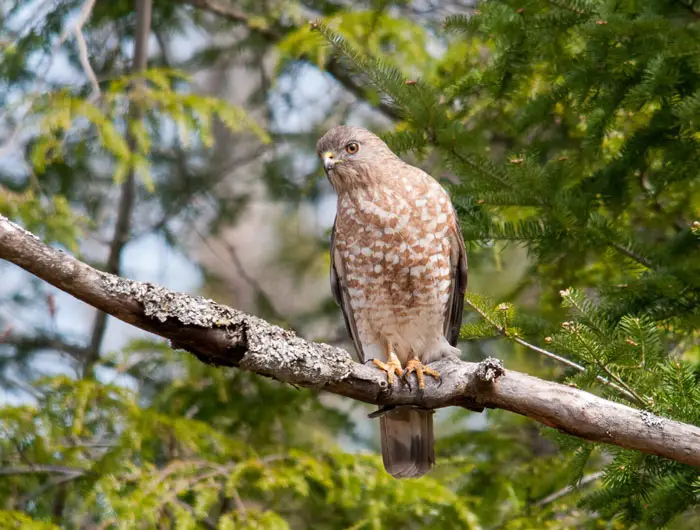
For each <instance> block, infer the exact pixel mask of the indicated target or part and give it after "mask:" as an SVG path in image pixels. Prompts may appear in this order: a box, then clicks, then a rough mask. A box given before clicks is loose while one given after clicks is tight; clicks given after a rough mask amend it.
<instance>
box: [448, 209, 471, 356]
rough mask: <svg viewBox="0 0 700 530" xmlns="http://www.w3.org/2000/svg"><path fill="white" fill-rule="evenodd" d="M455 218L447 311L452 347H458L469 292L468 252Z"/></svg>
mask: <svg viewBox="0 0 700 530" xmlns="http://www.w3.org/2000/svg"><path fill="white" fill-rule="evenodd" d="M454 216H455V225H454V226H455V228H454V230H450V233H449V235H448V237H449V238H450V268H451V271H450V278H451V279H452V286H451V291H450V299H449V300H448V302H447V309H446V310H445V329H444V333H445V337H446V338H447V341H448V342H449V343H450V344H451V345H452V346H457V340H458V339H459V328H460V327H461V326H462V311H463V310H464V294H465V293H466V291H467V250H466V249H465V248H464V239H463V238H462V230H461V229H460V227H459V219H458V218H457V214H456V213H455V214H454Z"/></svg>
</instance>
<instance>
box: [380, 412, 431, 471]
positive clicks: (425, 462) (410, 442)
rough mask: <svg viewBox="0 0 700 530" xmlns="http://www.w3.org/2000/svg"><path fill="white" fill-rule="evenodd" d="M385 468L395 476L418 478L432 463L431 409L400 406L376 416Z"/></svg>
mask: <svg viewBox="0 0 700 530" xmlns="http://www.w3.org/2000/svg"><path fill="white" fill-rule="evenodd" d="M379 430H380V432H381V440H382V457H383V459H384V468H385V469H386V470H387V472H389V473H390V474H391V475H392V476H394V477H396V478H409V477H420V476H422V475H425V474H426V473H427V472H428V470H429V469H430V468H431V467H432V466H433V464H435V439H434V437H433V411H432V410H419V409H407V408H399V409H395V410H392V411H390V412H387V413H386V414H383V415H382V416H381V417H380V418H379Z"/></svg>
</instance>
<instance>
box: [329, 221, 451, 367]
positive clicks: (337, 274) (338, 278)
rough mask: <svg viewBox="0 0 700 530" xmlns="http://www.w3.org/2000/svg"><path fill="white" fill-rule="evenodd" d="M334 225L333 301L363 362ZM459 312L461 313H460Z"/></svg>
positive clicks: (332, 259) (332, 233)
mask: <svg viewBox="0 0 700 530" xmlns="http://www.w3.org/2000/svg"><path fill="white" fill-rule="evenodd" d="M335 225H336V221H334V222H333V231H332V232H331V292H332V293H333V298H334V299H335V303H336V304H338V305H339V306H340V309H341V310H342V311H343V317H345V327H346V328H348V333H350V337H351V338H352V342H353V344H354V345H355V351H357V355H358V357H359V358H360V362H362V363H363V362H365V354H364V352H363V351H362V343H361V342H360V337H358V335H357V326H356V325H355V316H354V315H353V313H352V307H351V306H350V296H349V295H348V284H347V283H346V281H345V268H344V267H343V260H342V258H341V257H340V253H339V252H338V251H337V250H336V248H335ZM460 314H461V313H460Z"/></svg>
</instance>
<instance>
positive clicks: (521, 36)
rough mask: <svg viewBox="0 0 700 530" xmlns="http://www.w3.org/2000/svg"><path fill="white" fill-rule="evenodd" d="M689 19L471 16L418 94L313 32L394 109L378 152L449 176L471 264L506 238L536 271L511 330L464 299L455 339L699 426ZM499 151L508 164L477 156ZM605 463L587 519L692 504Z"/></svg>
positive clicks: (698, 32)
mask: <svg viewBox="0 0 700 530" xmlns="http://www.w3.org/2000/svg"><path fill="white" fill-rule="evenodd" d="M686 8H687V6H684V5H683V4H682V3H681V2H675V3H674V2H662V1H654V0H648V1H644V2H626V1H621V2H569V1H566V2H544V1H542V2H540V1H534V2H528V3H527V4H525V5H523V4H521V3H518V2H509V1H491V2H484V3H483V4H482V5H480V6H479V11H478V12H475V13H474V14H473V15H472V16H469V17H467V16H453V17H450V18H449V19H448V20H447V21H446V22H445V25H444V28H445V30H446V31H448V32H450V33H451V34H452V35H454V36H453V37H451V38H450V39H449V41H448V48H447V51H446V52H445V54H444V55H443V56H442V57H441V58H440V60H438V61H436V63H437V65H436V66H434V67H433V68H432V69H430V70H428V71H425V72H424V73H423V77H422V79H419V80H417V81H415V80H413V79H409V78H407V77H405V76H402V75H401V74H400V73H399V72H398V71H396V70H394V69H392V68H390V67H387V66H386V65H384V64H383V63H382V62H381V61H379V60H377V59H373V58H368V57H367V56H365V55H364V54H363V52H361V51H359V50H358V49H357V48H355V47H353V46H351V45H350V43H349V41H347V40H345V39H344V38H343V36H342V35H341V34H340V33H338V32H337V31H335V30H333V29H331V28H330V27H329V26H328V25H325V24H323V23H320V24H318V26H317V27H318V29H319V31H320V32H321V34H322V35H323V36H324V37H325V38H326V40H327V41H328V42H329V43H330V44H331V45H332V46H333V47H334V48H335V49H336V50H337V52H338V53H340V54H341V55H342V56H343V57H345V58H346V59H347V60H348V61H349V62H350V63H351V64H352V65H353V66H354V67H355V68H357V69H359V70H360V71H361V72H362V73H363V74H364V75H366V77H367V78H368V79H369V80H370V81H371V82H372V83H373V84H374V85H375V86H376V87H377V88H379V89H380V90H381V91H383V92H384V93H385V94H386V95H387V96H389V97H390V98H391V101H392V102H393V104H395V105H396V106H397V108H398V110H399V111H400V112H401V114H402V116H403V117H404V119H405V121H406V124H407V125H408V128H404V129H403V130H402V131H401V133H400V135H387V136H386V139H387V141H388V142H389V143H390V145H391V146H392V147H393V148H394V149H396V150H399V151H404V150H410V149H416V148H419V149H424V148H425V146H426V145H431V146H432V147H433V148H434V149H435V150H436V151H437V152H439V154H440V155H441V157H442V160H443V163H444V164H445V166H446V167H447V168H449V169H450V170H451V171H453V172H454V173H455V174H456V175H458V176H459V177H460V183H459V184H458V185H456V186H453V187H452V190H453V194H454V195H455V196H456V197H457V199H456V203H457V206H458V210H459V211H460V214H461V219H462V224H463V230H464V233H465V237H466V238H467V239H468V240H470V241H471V248H472V252H477V253H481V252H484V251H485V250H486V249H488V247H489V246H492V245H493V243H494V242H497V241H509V242H513V243H517V244H519V245H522V246H524V247H525V248H526V249H527V251H528V253H529V255H530V256H531V259H532V260H533V262H534V264H535V265H536V266H534V267H532V268H531V269H530V271H529V277H528V278H527V280H526V281H527V283H528V285H529V286H531V287H536V289H537V291H538V292H539V293H540V294H539V297H538V298H539V301H538V302H535V303H529V304H521V305H520V307H519V308H518V311H517V312H516V314H515V315H513V314H512V306H511V305H510V304H499V305H497V306H496V305H494V304H492V303H488V302H487V301H485V300H483V299H481V298H480V297H478V296H474V295H470V296H469V297H468V304H469V305H470V306H471V307H472V308H473V309H475V310H476V313H477V314H479V315H480V316H481V319H480V320H476V321H472V322H469V323H467V324H466V325H465V326H464V328H463V330H462V336H463V337H464V338H479V339H484V338H490V337H493V336H494V334H496V335H502V336H505V337H507V338H510V339H513V340H517V339H518V338H525V339H527V340H531V341H532V342H533V343H539V344H542V345H543V346H545V347H546V349H547V350H551V351H552V352H556V354H558V355H560V356H563V357H565V358H567V359H569V360H571V361H575V362H576V363H578V364H579V365H580V366H581V367H583V368H585V370H584V371H580V372H579V371H576V370H569V371H567V373H566V374H565V380H567V381H569V382H571V383H572V384H576V385H577V386H580V387H583V388H592V387H598V390H599V391H601V392H603V393H604V394H605V395H606V397H608V398H610V399H615V400H620V401H623V402H626V403H628V404H630V405H631V406H635V407H638V408H642V409H644V410H648V411H651V412H654V413H656V414H659V415H661V416H665V417H669V418H673V419H677V420H679V421H684V422H688V423H692V424H696V425H697V424H698V423H699V422H700V417H699V416H698V414H700V391H699V390H698V389H699V388H700V386H699V385H698V383H699V382H700V369H699V366H700V365H699V364H698V351H699V350H698V343H697V339H698V335H697V328H698V323H699V322H700V319H699V318H698V317H699V316H700V313H699V312H698V308H700V303H699V302H700V290H699V287H700V283H698V282H699V279H700V239H699V238H698V237H697V235H696V234H695V233H694V232H693V223H694V221H696V220H697V218H698V216H700V191H699V185H698V184H699V182H700V179H698V170H697V168H698V167H699V165H698V162H700V159H699V158H698V157H700V145H699V144H698V138H700V129H699V128H698V123H697V117H698V116H697V110H698V108H700V106H698V93H699V92H698V91H699V90H700V75H699V74H700V62H699V61H698V59H697V47H698V42H700V41H699V40H698V37H700V24H698V23H697V21H696V18H695V16H694V13H689V12H688V9H686ZM469 49H479V50H481V51H482V53H481V54H480V57H479V58H478V59H475V58H474V57H473V56H469V55H461V54H463V53H464V51H465V50H469ZM460 55H461V57H460ZM475 60H476V61H477V65H474V64H473V63H474V61H475ZM441 63H442V64H441ZM496 138H498V140H497V141H498V142H499V143H500V142H502V143H503V144H504V145H505V149H504V150H502V151H501V152H500V153H494V152H493V151H492V152H491V156H490V157H489V156H487V155H486V154H485V153H487V152H488V151H489V149H488V148H487V147H486V146H487V145H488V144H489V142H491V143H492V146H493V141H494V140H495V139H496ZM483 245H485V246H483ZM478 246H482V247H481V250H479V247H478ZM472 285H474V284H472ZM474 288H476V289H478V288H479V286H478V285H476V286H475V287H474ZM559 296H560V297H561V300H560V301H559V300H558V298H559ZM512 300H515V301H518V297H515V298H513V299H512ZM559 307H561V308H563V309H564V311H561V310H560V309H558V308H559ZM523 312H527V313H528V315H527V318H520V315H521V314H522V313H523ZM562 317H563V318H562ZM525 344H528V345H530V343H529V342H525ZM601 381H606V382H607V384H606V383H602V384H601ZM569 448H570V449H573V450H574V454H575V455H585V458H583V456H575V457H574V462H573V465H574V466H575V467H576V469H578V471H575V472H574V473H572V475H573V477H575V478H580V477H581V474H582V472H581V469H582V466H583V465H585V463H586V462H587V461H588V459H589V458H590V456H591V454H592V451H591V449H592V448H591V446H590V444H587V443H586V444H576V445H575V446H573V447H572V446H571V444H569ZM594 450H595V451H596V452H597V451H599V450H600V448H594ZM605 451H606V452H607V453H610V454H611V456H612V460H611V461H610V463H609V464H607V465H606V466H605V468H604V469H605V475H604V479H603V487H602V488H601V489H600V490H598V491H596V492H594V493H592V494H590V495H588V496H585V497H584V499H583V500H582V501H581V503H582V504H581V505H582V506H584V507H586V508H588V509H591V510H595V511H596V512H597V513H600V514H601V515H603V516H604V517H619V518H620V521H621V522H622V523H623V524H624V525H626V526H627V525H635V524H640V525H642V526H645V527H652V528H658V527H659V526H663V525H666V524H668V523H669V521H671V520H672V519H673V518H674V517H677V516H678V514H680V513H683V512H684V511H686V510H688V509H689V508H690V507H691V506H693V505H694V504H695V502H696V490H694V489H693V484H694V483H697V480H698V477H699V475H698V472H697V471H696V470H694V469H691V468H688V467H687V466H683V465H680V464H676V463H673V462H668V461H663V460H660V459H659V458H656V457H651V456H647V455H640V454H637V453H634V452H631V451H626V450H607V449H606V450H605ZM604 459H606V460H607V457H604Z"/></svg>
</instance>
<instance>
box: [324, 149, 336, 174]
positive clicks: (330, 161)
mask: <svg viewBox="0 0 700 530" xmlns="http://www.w3.org/2000/svg"><path fill="white" fill-rule="evenodd" d="M321 159H322V160H323V169H324V170H325V172H326V175H327V174H328V172H329V171H330V170H331V169H333V166H335V165H336V164H337V163H338V161H337V160H336V158H335V155H334V154H333V152H332V151H326V152H325V153H323V154H322V155H321Z"/></svg>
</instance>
